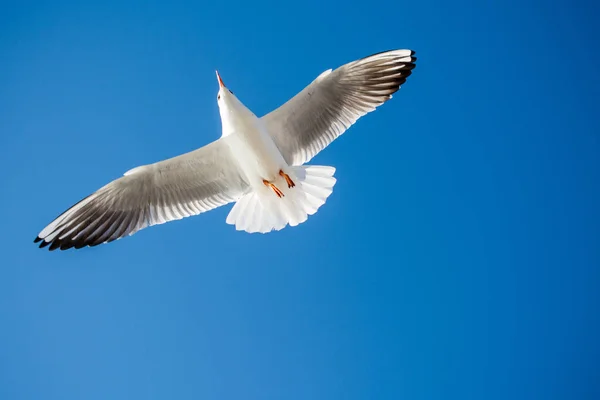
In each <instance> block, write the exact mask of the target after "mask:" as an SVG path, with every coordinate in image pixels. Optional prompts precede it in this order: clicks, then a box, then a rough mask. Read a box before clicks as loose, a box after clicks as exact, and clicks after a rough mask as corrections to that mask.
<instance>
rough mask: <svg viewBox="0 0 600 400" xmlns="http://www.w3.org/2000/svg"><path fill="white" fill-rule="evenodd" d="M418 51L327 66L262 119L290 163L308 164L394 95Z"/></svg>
mask: <svg viewBox="0 0 600 400" xmlns="http://www.w3.org/2000/svg"><path fill="white" fill-rule="evenodd" d="M413 54H414V52H413V51H411V50H392V51H386V52H383V53H378V54H374V55H372V56H369V57H365V58H362V59H360V60H357V61H353V62H351V63H348V64H346V65H343V66H341V67H339V68H337V69H336V70H333V71H332V70H327V71H325V72H323V73H322V74H321V75H319V76H318V77H317V78H316V79H315V80H314V81H313V82H312V83H311V84H310V85H308V86H307V87H306V88H304V90H302V91H301V92H300V93H298V94H297V95H296V96H294V97H292V98H291V99H290V100H289V101H288V102H287V103H285V104H283V105H282V106H281V107H279V108H277V109H276V110H274V111H272V112H270V113H269V114H267V115H265V116H264V117H262V120H263V122H264V123H265V127H266V128H267V131H268V132H269V133H270V134H271V136H272V137H273V140H274V142H275V144H276V145H277V147H278V148H279V151H280V152H281V154H282V155H283V157H284V158H285V160H286V161H287V163H288V164H290V165H302V164H304V163H306V162H308V161H309V160H310V159H311V158H313V157H314V156H315V155H316V154H317V153H318V152H320V151H321V150H323V149H324V148H325V147H327V145H329V144H330V143H331V142H333V141H334V140H335V139H336V138H337V137H338V136H340V135H341V134H342V133H344V132H345V131H346V129H348V128H349V127H350V126H351V125H352V124H354V123H355V122H356V121H357V120H358V119H359V118H360V117H362V116H363V115H365V114H366V113H368V112H371V111H373V110H375V108H376V107H378V106H380V105H382V104H383V103H385V102H386V101H387V100H389V99H391V98H392V94H393V93H395V92H396V91H397V90H398V89H400V85H402V84H403V83H404V82H405V81H406V78H407V77H408V76H409V75H410V74H411V70H412V69H413V68H414V67H415V64H414V62H415V60H416V58H415V57H413Z"/></svg>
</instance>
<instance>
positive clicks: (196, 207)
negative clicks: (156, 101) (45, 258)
mask: <svg viewBox="0 0 600 400" xmlns="http://www.w3.org/2000/svg"><path fill="white" fill-rule="evenodd" d="M226 140H227V138H221V139H219V140H216V141H214V142H212V143H210V144H208V145H206V146H204V147H202V148H200V149H198V150H195V151H192V152H189V153H186V154H183V155H180V156H178V157H174V158H171V159H168V160H164V161H161V162H158V163H155V164H149V165H144V166H141V167H137V168H134V169H132V170H131V171H128V172H126V173H125V176H123V177H121V178H119V179H117V180H114V181H112V182H111V183H109V184H108V185H106V186H104V187H102V188H101V189H99V190H98V191H96V192H95V193H93V194H91V195H90V196H88V197H86V198H84V199H83V200H81V201H80V202H79V203H77V204H75V205H74V206H73V207H71V208H70V209H68V210H67V211H65V212H64V213H63V214H61V215H60V216H59V217H58V218H56V219H55V220H54V221H53V222H52V223H50V224H49V225H48V226H47V227H46V228H44V230H42V231H41V232H40V234H39V235H38V237H37V238H36V239H35V242H36V243H37V242H40V241H41V242H42V243H41V244H40V247H45V246H48V245H49V246H50V248H49V249H50V250H55V249H58V248H60V249H61V250H66V249H69V248H71V247H75V248H81V247H84V246H95V245H98V244H101V243H105V242H111V241H113V240H115V239H119V238H122V237H124V236H127V235H132V234H133V233H135V232H137V231H139V230H140V229H143V228H146V227H148V226H152V225H156V224H162V223H165V222H168V221H173V220H176V219H181V218H184V217H188V216H191V215H196V214H200V213H202V212H205V211H208V210H211V209H214V208H216V207H219V206H222V205H225V204H227V203H230V202H232V201H235V200H237V199H239V198H240V197H241V196H242V195H243V194H244V193H245V192H246V191H247V190H248V184H247V182H246V181H245V178H244V177H243V173H241V171H240V170H239V169H238V167H237V164H236V163H235V160H234V159H233V157H232V155H231V152H230V150H229V146H228V145H227V143H226Z"/></svg>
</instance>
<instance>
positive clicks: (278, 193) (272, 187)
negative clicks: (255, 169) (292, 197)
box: [263, 179, 284, 198]
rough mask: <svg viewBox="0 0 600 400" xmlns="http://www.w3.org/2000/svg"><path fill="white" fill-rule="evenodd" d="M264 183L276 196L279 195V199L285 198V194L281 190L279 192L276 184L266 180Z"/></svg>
mask: <svg viewBox="0 0 600 400" xmlns="http://www.w3.org/2000/svg"><path fill="white" fill-rule="evenodd" d="M263 183H264V185H265V186H268V187H270V188H271V189H273V191H274V192H275V194H276V195H277V197H279V198H282V197H283V196H284V195H283V192H282V191H281V190H279V188H278V187H277V186H275V184H273V183H271V182H269V181H268V180H266V179H263Z"/></svg>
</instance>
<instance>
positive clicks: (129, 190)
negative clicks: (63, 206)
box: [34, 50, 416, 250]
mask: <svg viewBox="0 0 600 400" xmlns="http://www.w3.org/2000/svg"><path fill="white" fill-rule="evenodd" d="M414 54H415V53H414V51H411V50H391V51H386V52H382V53H377V54H374V55H371V56H369V57H365V58H362V59H360V60H356V61H353V62H350V63H348V64H345V65H343V66H341V67H339V68H337V69H335V70H332V69H329V70H327V71H325V72H323V73H322V74H321V75H319V76H318V77H317V78H316V79H315V80H314V81H313V82H312V83H310V84H309V85H308V86H307V87H306V88H304V90H302V91H301V92H300V93H298V94H297V95H296V96H294V97H293V98H291V99H290V100H288V101H287V102H286V103H285V104H283V105H282V106H280V107H279V108H277V109H275V110H274V111H272V112H270V113H268V114H267V115H265V116H263V117H261V118H258V117H257V116H256V115H254V114H253V113H252V111H250V110H249V109H248V108H247V107H246V106H245V105H244V104H242V102H241V101H240V100H238V98H237V97H236V96H235V95H234V94H233V92H232V91H231V90H229V89H228V88H227V87H226V86H225V84H224V83H223V80H222V79H221V77H220V75H219V73H218V72H217V80H218V82H219V92H218V94H217V103H218V105H219V113H220V115H221V123H222V135H221V137H220V138H219V139H218V140H216V141H214V142H212V143H210V144H208V145H206V146H204V147H201V148H199V149H197V150H194V151H192V152H189V153H186V154H183V155H180V156H177V157H174V158H170V159H167V160H164V161H160V162H157V163H154V164H149V165H143V166H140V167H137V168H134V169H132V170H130V171H127V172H126V173H125V174H124V176H122V177H121V178H119V179H116V180H114V181H112V182H110V183H109V184H107V185H106V186H104V187H102V188H100V189H99V190H97V191H96V192H94V193H92V194H91V195H89V196H88V197H86V198H84V199H83V200H81V201H80V202H78V203H77V204H75V205H74V206H72V207H71V208H69V209H68V210H67V211H65V212H64V213H62V214H61V215H60V216H58V217H57V218H56V219H55V220H54V221H52V222H51V223H50V224H49V225H48V226H46V227H45V228H44V229H43V230H42V231H41V232H40V233H39V234H38V236H37V237H36V238H35V240H34V242H35V243H38V242H41V243H40V247H46V246H49V249H50V250H55V249H61V250H66V249H70V248H76V249H79V248H82V247H85V246H96V245H98V244H101V243H107V242H111V241H113V240H116V239H120V238H122V237H125V236H129V235H132V234H134V233H135V232H137V231H139V230H141V229H144V228H146V227H148V226H152V225H157V224H162V223H165V222H168V221H173V220H177V219H181V218H184V217H189V216H191V215H197V214H200V213H203V212H205V211H209V210H212V209H214V208H217V207H219V206H223V205H225V204H228V203H232V202H235V205H234V206H233V208H232V209H231V211H230V212H229V215H228V216H227V220H226V222H227V223H228V224H231V225H235V228H236V229H237V230H240V231H246V232H250V233H253V232H261V233H267V232H271V231H278V230H281V229H283V228H284V227H286V226H287V225H290V226H296V225H298V224H301V223H303V222H304V221H306V220H307V218H308V216H309V215H312V214H314V213H316V212H317V210H318V209H319V207H321V206H322V205H323V204H325V201H326V200H327V198H328V197H329V195H330V194H331V193H332V191H333V186H334V185H335V183H336V179H335V178H334V177H333V175H334V172H335V168H333V167H326V166H316V165H305V164H306V163H307V162H309V161H310V160H311V159H312V158H313V157H314V156H315V155H316V154H318V153H319V152H320V151H321V150H323V149H324V148H325V147H327V146H328V145H329V144H330V143H331V142H333V141H334V140H335V139H336V138H337V137H338V136H340V135H341V134H342V133H344V132H345V131H346V130H347V129H348V128H349V127H350V126H351V125H352V124H354V123H355V122H356V121H357V120H358V119H359V118H360V117H362V116H363V115H365V114H367V113H369V112H371V111H373V110H375V108H377V107H378V106H380V105H382V104H383V103H385V102H386V101H387V100H389V99H391V98H392V94H393V93H395V92H396V91H398V89H399V88H400V86H401V85H402V84H403V83H404V82H405V81H406V78H407V77H408V76H409V75H410V74H411V71H412V69H413V68H414V67H415V61H416V58H415V57H414Z"/></svg>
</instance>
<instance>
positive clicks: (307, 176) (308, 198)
mask: <svg viewBox="0 0 600 400" xmlns="http://www.w3.org/2000/svg"><path fill="white" fill-rule="evenodd" d="M290 169H291V171H290V172H289V175H290V178H291V179H292V181H294V182H295V184H296V186H295V187H293V188H288V185H287V183H286V181H285V180H284V179H283V178H280V179H278V180H277V181H276V182H274V183H275V184H276V185H277V187H278V188H279V189H280V190H281V191H282V192H283V197H281V198H279V197H278V196H276V195H275V193H274V192H273V191H272V190H271V189H270V188H268V187H264V188H260V190H254V191H252V192H250V193H248V194H246V195H245V196H244V197H242V198H241V199H240V200H238V201H237V203H235V205H234V206H233V208H232V209H231V211H230V212H229V215H228V216H227V223H228V224H231V225H235V228H236V229H237V230H239V231H246V232H250V233H255V232H260V233H267V232H271V231H278V230H281V229H283V228H285V226H286V225H290V226H296V225H299V224H301V223H303V222H304V221H306V220H307V219H308V216H309V215H313V214H314V213H316V212H317V210H318V209H319V207H321V206H322V205H323V204H325V201H326V200H327V198H328V197H329V195H330V194H331V193H332V192H333V186H334V185H335V182H336V179H335V178H334V177H333V174H334V173H335V168H333V167H325V166H319V165H303V166H299V167H291V168H290Z"/></svg>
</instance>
